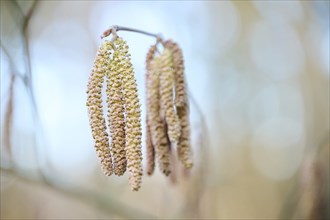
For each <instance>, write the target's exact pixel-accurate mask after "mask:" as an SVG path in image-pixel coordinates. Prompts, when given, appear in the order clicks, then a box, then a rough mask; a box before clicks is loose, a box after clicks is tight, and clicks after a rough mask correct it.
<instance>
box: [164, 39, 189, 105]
mask: <svg viewBox="0 0 330 220" xmlns="http://www.w3.org/2000/svg"><path fill="white" fill-rule="evenodd" d="M164 44H165V47H166V48H167V49H169V50H170V51H171V53H172V56H173V67H174V73H175V81H174V84H175V105H176V107H180V106H183V105H185V104H186V103H187V94H186V93H187V92H186V84H185V76H184V61H183V54H182V50H181V48H180V47H179V45H178V44H177V43H174V42H173V41H172V40H167V41H165V43H164Z"/></svg>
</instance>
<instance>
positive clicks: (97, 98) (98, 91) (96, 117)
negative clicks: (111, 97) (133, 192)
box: [86, 42, 113, 176]
mask: <svg viewBox="0 0 330 220" xmlns="http://www.w3.org/2000/svg"><path fill="white" fill-rule="evenodd" d="M107 47H108V46H107V43H106V42H104V43H102V44H101V46H100V49H99V50H98V52H97V55H96V58H95V61H94V66H93V69H92V72H91V75H90V77H89V80H88V84H87V103H86V104H87V107H88V114H89V124H90V127H91V129H92V136H93V139H94V142H95V144H94V147H95V149H96V152H97V155H98V157H99V158H100V162H101V168H102V170H103V172H104V174H105V175H107V176H110V175H111V174H112V172H113V169H112V157H111V153H110V147H109V138H108V133H107V127H106V122H105V119H104V117H103V104H102V86H103V82H104V77H105V73H106V72H107V66H108V62H109V57H110V51H109V50H108V48H107Z"/></svg>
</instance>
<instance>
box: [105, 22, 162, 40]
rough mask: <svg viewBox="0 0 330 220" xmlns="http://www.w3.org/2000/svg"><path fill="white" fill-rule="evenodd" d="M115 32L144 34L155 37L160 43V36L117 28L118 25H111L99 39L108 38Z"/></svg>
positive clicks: (121, 27) (126, 28) (132, 29)
mask: <svg viewBox="0 0 330 220" xmlns="http://www.w3.org/2000/svg"><path fill="white" fill-rule="evenodd" d="M115 31H116V32H117V31H130V32H135V33H140V34H144V35H147V36H151V37H155V38H156V39H157V41H160V42H162V37H161V36H160V34H153V33H150V32H147V31H142V30H139V29H135V28H128V27H123V26H118V25H113V26H112V27H110V28H109V29H107V30H105V31H104V32H103V35H102V36H101V39H103V38H105V37H107V36H109V35H110V34H113V33H114V32H115Z"/></svg>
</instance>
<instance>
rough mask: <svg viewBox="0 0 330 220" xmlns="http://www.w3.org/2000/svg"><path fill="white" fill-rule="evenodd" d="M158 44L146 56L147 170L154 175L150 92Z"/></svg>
mask: <svg viewBox="0 0 330 220" xmlns="http://www.w3.org/2000/svg"><path fill="white" fill-rule="evenodd" d="M156 49H157V47H156V45H153V46H151V47H150V48H149V50H148V53H147V58H146V97H147V105H146V106H147V113H146V154H147V168H146V172H147V174H148V175H152V174H153V173H154V170H155V147H154V145H153V143H152V139H151V128H150V127H151V125H150V124H151V123H150V122H149V120H148V118H149V113H148V112H149V103H150V102H151V101H154V100H150V98H153V97H149V96H148V94H149V93H150V91H149V90H150V89H149V85H151V83H152V82H151V76H150V74H151V61H152V60H153V58H154V56H155V52H156Z"/></svg>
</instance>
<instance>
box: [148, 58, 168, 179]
mask: <svg viewBox="0 0 330 220" xmlns="http://www.w3.org/2000/svg"><path fill="white" fill-rule="evenodd" d="M161 56H162V55H161ZM161 62H162V59H161V57H155V58H154V59H153V60H152V61H151V63H150V71H149V77H148V79H147V111H148V122H149V123H150V130H151V140H152V144H153V146H154V148H155V154H156V158H157V161H158V164H159V169H160V171H161V172H162V173H164V174H165V175H166V176H168V175H169V174H170V173H171V168H170V143H169V142H168V140H167V137H166V135H167V134H166V128H165V122H164V119H163V118H162V116H161V114H160V79H159V77H160V73H161Z"/></svg>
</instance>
